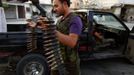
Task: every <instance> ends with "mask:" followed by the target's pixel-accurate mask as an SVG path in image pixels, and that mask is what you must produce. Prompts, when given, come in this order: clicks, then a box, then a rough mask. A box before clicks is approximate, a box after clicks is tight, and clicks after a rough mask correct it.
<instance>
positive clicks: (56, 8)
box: [53, 0, 64, 17]
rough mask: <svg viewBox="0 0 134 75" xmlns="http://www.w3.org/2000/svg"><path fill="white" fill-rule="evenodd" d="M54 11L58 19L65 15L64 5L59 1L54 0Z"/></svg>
mask: <svg viewBox="0 0 134 75" xmlns="http://www.w3.org/2000/svg"><path fill="white" fill-rule="evenodd" d="M53 11H54V12H55V14H56V17H59V16H62V15H63V14H64V7H63V3H61V2H60V1H59V0H53Z"/></svg>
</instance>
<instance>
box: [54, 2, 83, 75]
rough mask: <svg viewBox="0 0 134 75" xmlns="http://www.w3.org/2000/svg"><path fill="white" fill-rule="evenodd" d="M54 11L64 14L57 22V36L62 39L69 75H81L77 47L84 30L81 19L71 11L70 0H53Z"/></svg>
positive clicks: (60, 14) (58, 14)
mask: <svg viewBox="0 0 134 75" xmlns="http://www.w3.org/2000/svg"><path fill="white" fill-rule="evenodd" d="M52 3H53V11H54V12H55V14H56V16H57V17H59V16H62V17H61V18H60V19H59V20H58V22H57V31H56V36H57V37H58V40H59V41H60V43H61V44H60V46H61V50H62V53H63V59H64V62H65V67H66V69H67V71H68V74H67V75H80V72H79V71H80V64H79V57H78V52H77V49H76V46H77V42H78V38H79V35H80V34H81V31H82V22H81V19H80V18H79V17H78V16H77V15H75V14H74V13H71V12H70V8H69V7H70V0H53V1H52Z"/></svg>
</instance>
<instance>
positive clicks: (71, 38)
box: [56, 31, 78, 48]
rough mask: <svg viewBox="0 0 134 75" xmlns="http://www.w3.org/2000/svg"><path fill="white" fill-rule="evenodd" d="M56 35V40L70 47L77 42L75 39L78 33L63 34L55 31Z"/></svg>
mask: <svg viewBox="0 0 134 75" xmlns="http://www.w3.org/2000/svg"><path fill="white" fill-rule="evenodd" d="M56 36H57V37H58V40H59V41H60V42H61V43H62V44H64V45H67V46H69V47H71V48H73V47H75V45H76V44H77V40H78V35H77V34H73V33H71V34H69V35H65V34H62V33H61V32H59V31H56Z"/></svg>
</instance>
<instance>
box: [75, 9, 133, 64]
mask: <svg viewBox="0 0 134 75" xmlns="http://www.w3.org/2000/svg"><path fill="white" fill-rule="evenodd" d="M74 12H76V13H77V14H78V15H80V17H81V18H82V20H84V21H83V24H84V27H83V28H84V29H83V33H82V35H81V37H80V47H79V54H80V58H81V60H93V59H105V58H113V57H127V58H128V59H129V60H130V61H132V62H133V63H134V54H133V53H134V52H133V51H134V47H133V44H134V35H133V34H134V32H133V31H134V27H133V29H132V30H131V31H130V30H129V28H128V27H127V26H126V25H125V24H124V23H123V22H122V21H121V20H120V19H118V18H117V17H116V16H115V15H114V14H112V13H109V12H100V11H85V10H84V11H83V10H75V11H74ZM82 15H83V16H82ZM86 19H87V20H86ZM96 30H97V31H99V32H100V33H101V36H102V37H103V39H102V40H98V39H97V37H96V36H95V34H94V33H95V31H96Z"/></svg>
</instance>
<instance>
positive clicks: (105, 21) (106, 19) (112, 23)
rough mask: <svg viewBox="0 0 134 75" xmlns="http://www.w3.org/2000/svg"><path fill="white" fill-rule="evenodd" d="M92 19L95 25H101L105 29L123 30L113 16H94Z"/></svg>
mask: <svg viewBox="0 0 134 75" xmlns="http://www.w3.org/2000/svg"><path fill="white" fill-rule="evenodd" d="M93 19H94V20H95V22H96V23H97V24H101V25H104V26H107V27H111V28H116V29H120V30H125V28H124V27H123V25H122V24H121V23H120V22H119V21H118V20H117V19H116V18H115V17H114V16H113V15H110V14H95V15H94V16H93Z"/></svg>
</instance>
